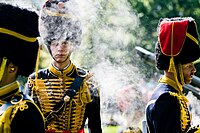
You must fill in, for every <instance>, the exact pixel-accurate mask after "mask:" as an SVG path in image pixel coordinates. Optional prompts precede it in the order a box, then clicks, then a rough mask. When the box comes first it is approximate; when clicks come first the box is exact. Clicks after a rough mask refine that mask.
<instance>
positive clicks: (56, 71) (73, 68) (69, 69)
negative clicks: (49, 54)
mask: <svg viewBox="0 0 200 133" xmlns="http://www.w3.org/2000/svg"><path fill="white" fill-rule="evenodd" d="M49 70H50V72H51V73H52V74H53V75H55V76H56V77H60V78H63V77H66V76H68V77H69V76H71V75H72V74H73V73H74V72H76V71H77V68H76V66H75V65H74V64H73V63H72V62H70V64H68V65H67V66H66V67H65V68H64V69H63V70H59V69H58V68H57V67H55V66H54V65H53V64H51V65H50V66H49Z"/></svg>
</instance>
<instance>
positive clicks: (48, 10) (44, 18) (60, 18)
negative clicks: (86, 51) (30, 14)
mask: <svg viewBox="0 0 200 133" xmlns="http://www.w3.org/2000/svg"><path fill="white" fill-rule="evenodd" d="M80 16H81V12H80V7H79V5H78V2H76V0H47V1H46V2H45V4H44V5H43V7H42V9H41V12H40V18H39V31H40V35H41V37H42V39H43V41H44V43H45V45H47V48H48V49H49V47H50V44H51V41H53V40H57V41H58V40H66V41H69V42H70V43H71V44H72V45H73V48H76V47H78V46H80V44H81V40H82V39H81V37H82V27H81V19H80V18H81V17H80ZM50 52H51V51H50Z"/></svg>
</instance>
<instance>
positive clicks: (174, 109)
mask: <svg viewBox="0 0 200 133" xmlns="http://www.w3.org/2000/svg"><path fill="white" fill-rule="evenodd" d="M152 119H153V120H152V121H153V122H152V123H153V126H154V130H155V132H156V133H181V132H182V131H181V123H180V105H179V102H178V100H177V98H175V97H173V96H171V95H170V94H169V93H167V94H164V95H162V96H161V97H159V99H158V100H157V101H156V103H155V106H154V109H153V114H152Z"/></svg>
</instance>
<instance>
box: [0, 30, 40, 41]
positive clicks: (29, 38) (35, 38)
mask: <svg viewBox="0 0 200 133" xmlns="http://www.w3.org/2000/svg"><path fill="white" fill-rule="evenodd" d="M0 33H4V34H8V35H11V36H14V37H17V38H19V39H22V40H24V41H27V42H35V41H36V40H37V37H27V36H24V35H22V34H20V33H17V32H15V31H12V30H9V29H5V28H0Z"/></svg>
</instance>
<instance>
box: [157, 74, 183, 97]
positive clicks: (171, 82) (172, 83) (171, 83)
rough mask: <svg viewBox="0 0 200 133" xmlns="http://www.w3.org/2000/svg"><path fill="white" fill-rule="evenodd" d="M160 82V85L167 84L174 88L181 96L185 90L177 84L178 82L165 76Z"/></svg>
mask: <svg viewBox="0 0 200 133" xmlns="http://www.w3.org/2000/svg"><path fill="white" fill-rule="evenodd" d="M159 82H160V83H166V84H168V85H170V86H172V87H173V88H174V89H176V90H177V91H178V92H179V94H181V92H182V90H183V89H182V87H181V88H180V86H179V85H178V84H177V82H176V81H174V80H172V79H170V78H168V77H166V76H163V77H162V78H160V79H159Z"/></svg>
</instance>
